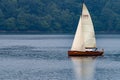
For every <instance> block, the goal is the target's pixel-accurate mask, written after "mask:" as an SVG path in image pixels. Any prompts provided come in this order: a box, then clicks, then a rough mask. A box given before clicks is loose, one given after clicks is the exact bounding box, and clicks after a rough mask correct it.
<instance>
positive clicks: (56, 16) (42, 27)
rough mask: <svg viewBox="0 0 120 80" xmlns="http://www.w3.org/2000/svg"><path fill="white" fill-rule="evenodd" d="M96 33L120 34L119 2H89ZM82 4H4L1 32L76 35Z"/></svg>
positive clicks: (32, 0)
mask: <svg viewBox="0 0 120 80" xmlns="http://www.w3.org/2000/svg"><path fill="white" fill-rule="evenodd" d="M85 3H86V5H87V7H88V9H89V11H90V13H91V16H92V19H93V23H94V25H95V30H96V32H119V30H120V8H119V7H120V5H119V4H120V1H119V0H115V1H114V0H92V1H91V0H85ZM81 7H82V0H0V32H41V33H47V32H48V33H74V32H75V29H76V27H77V24H78V20H79V17H80V14H81Z"/></svg>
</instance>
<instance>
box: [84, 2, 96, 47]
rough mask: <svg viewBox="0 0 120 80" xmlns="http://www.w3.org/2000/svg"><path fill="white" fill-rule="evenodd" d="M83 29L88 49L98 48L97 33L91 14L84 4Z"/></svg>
mask: <svg viewBox="0 0 120 80" xmlns="http://www.w3.org/2000/svg"><path fill="white" fill-rule="evenodd" d="M82 29H83V34H84V45H85V47H86V48H96V40H95V32H94V28H93V22H92V19H91V16H90V13H89V11H88V9H87V7H86V5H85V4H84V3H83V9H82Z"/></svg>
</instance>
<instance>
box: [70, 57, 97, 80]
mask: <svg viewBox="0 0 120 80" xmlns="http://www.w3.org/2000/svg"><path fill="white" fill-rule="evenodd" d="M70 58H71V60H72V62H73V69H74V72H75V76H76V80H94V73H95V57H70Z"/></svg>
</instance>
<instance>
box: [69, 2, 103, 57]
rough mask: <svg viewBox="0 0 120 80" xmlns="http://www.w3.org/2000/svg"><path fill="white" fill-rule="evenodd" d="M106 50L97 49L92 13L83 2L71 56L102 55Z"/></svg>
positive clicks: (70, 52)
mask: <svg viewBox="0 0 120 80" xmlns="http://www.w3.org/2000/svg"><path fill="white" fill-rule="evenodd" d="M103 53H104V50H103V49H102V50H100V51H98V50H97V47H96V39H95V31H94V26H93V22H92V19H91V16H90V13H89V11H88V9H87V6H86V5H85V3H84V2H83V3H82V14H81V16H80V19H79V23H78V27H77V30H76V34H75V36H74V40H73V44H72V47H71V50H69V51H68V55H69V56H101V55H103Z"/></svg>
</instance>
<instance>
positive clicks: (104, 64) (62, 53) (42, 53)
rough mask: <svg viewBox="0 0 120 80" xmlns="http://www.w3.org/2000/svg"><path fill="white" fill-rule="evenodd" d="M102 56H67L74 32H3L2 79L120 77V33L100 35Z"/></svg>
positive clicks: (98, 79)
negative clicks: (56, 33)
mask: <svg viewBox="0 0 120 80" xmlns="http://www.w3.org/2000/svg"><path fill="white" fill-rule="evenodd" d="M96 37H97V46H98V47H99V48H100V49H101V48H104V49H105V53H104V56H102V57H71V58H69V57H68V55H67V51H68V50H69V49H70V47H71V44H72V40H73V35H0V80H120V35H97V36H96Z"/></svg>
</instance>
